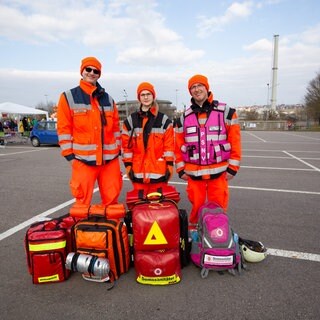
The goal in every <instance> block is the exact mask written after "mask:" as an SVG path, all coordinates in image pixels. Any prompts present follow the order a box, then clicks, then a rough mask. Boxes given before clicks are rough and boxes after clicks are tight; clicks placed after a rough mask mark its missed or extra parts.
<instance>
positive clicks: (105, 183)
mask: <svg viewBox="0 0 320 320" xmlns="http://www.w3.org/2000/svg"><path fill="white" fill-rule="evenodd" d="M122 183H123V181H122V174H121V170H120V163H119V159H118V158H117V159H114V160H112V161H110V162H108V163H107V164H105V165H103V166H99V173H98V185H99V190H100V195H101V200H102V203H103V204H104V205H109V204H114V203H117V202H118V197H119V194H120V192H121V188H122Z"/></svg>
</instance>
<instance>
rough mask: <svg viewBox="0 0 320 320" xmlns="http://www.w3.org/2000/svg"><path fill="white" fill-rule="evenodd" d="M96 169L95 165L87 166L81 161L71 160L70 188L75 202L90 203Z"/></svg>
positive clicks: (95, 178) (96, 173)
mask: <svg viewBox="0 0 320 320" xmlns="http://www.w3.org/2000/svg"><path fill="white" fill-rule="evenodd" d="M97 175H98V170H97V167H96V166H88V165H86V164H84V163H82V162H81V161H78V160H73V161H72V172H71V180H70V189H71V193H72V195H73V196H74V197H75V198H76V202H80V203H83V204H90V203H91V199H92V194H93V189H94V185H95V182H96V180H97Z"/></svg>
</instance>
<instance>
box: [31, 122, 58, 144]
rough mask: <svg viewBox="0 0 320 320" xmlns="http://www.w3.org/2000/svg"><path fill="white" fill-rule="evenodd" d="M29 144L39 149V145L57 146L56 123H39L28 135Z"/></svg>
mask: <svg viewBox="0 0 320 320" xmlns="http://www.w3.org/2000/svg"><path fill="white" fill-rule="evenodd" d="M30 140H31V144H32V145H33V146H34V147H40V145H41V144H54V145H57V144H58V133H57V122H56V121H39V122H38V123H37V124H36V125H35V126H34V127H33V129H32V131H31V133H30Z"/></svg>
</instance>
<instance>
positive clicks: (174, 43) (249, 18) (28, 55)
mask: <svg viewBox="0 0 320 320" xmlns="http://www.w3.org/2000/svg"><path fill="white" fill-rule="evenodd" d="M319 12H320V1H319V0H257V1H240V0H239V1H237V2H236V1H230V0H201V1H195V0H191V1H189V0H157V1H156V0H112V1H103V0H90V1H89V0H52V1H51V0H32V1H30V0H0V49H1V50H0V57H1V59H0V103H1V102H6V101H10V102H15V103H19V104H25V105H27V106H31V107H35V106H37V105H38V104H40V103H46V102H47V101H49V102H55V103H56V102H57V101H58V99H59V95H60V93H61V92H63V91H65V90H67V89H70V88H72V87H75V86H77V85H78V83H79V79H80V74H79V67H80V62H81V59H82V58H83V57H86V56H95V57H97V58H98V59H99V60H100V61H101V63H102V65H103V67H102V77H101V78H100V80H99V82H100V83H101V85H102V86H103V87H105V88H106V90H107V91H108V92H109V93H110V94H111V96H112V97H113V98H114V99H115V100H116V101H120V100H124V99H125V97H124V96H125V94H124V90H125V91H126V92H127V95H128V100H133V99H136V88H137V86H138V84H139V83H140V82H142V81H149V82H151V83H152V84H154V86H155V90H156V93H157V97H158V98H159V99H165V100H170V101H172V103H173V104H174V105H175V104H177V105H178V108H179V109H181V108H182V106H183V105H184V104H186V105H188V104H189V102H190V94H189V92H188V89H187V82H188V79H189V78H190V77H191V76H192V75H194V74H197V73H202V74H204V75H206V76H207V77H208V78H209V82H210V88H211V90H212V92H213V93H214V96H215V98H216V99H218V100H220V101H224V102H227V103H228V104H229V105H231V106H243V105H252V104H261V105H265V104H266V103H267V102H269V103H270V99H271V91H272V90H271V89H272V88H271V87H272V86H271V84H272V66H273V47H274V35H279V54H278V81H277V83H276V84H275V85H276V88H277V104H282V103H285V104H291V103H294V104H295V103H303V99H304V95H305V90H306V87H307V85H308V83H309V81H310V80H312V79H313V78H314V77H315V76H316V74H317V72H320V58H319V57H320V15H319ZM268 84H269V86H268ZM268 88H269V90H268ZM268 98H269V101H268Z"/></svg>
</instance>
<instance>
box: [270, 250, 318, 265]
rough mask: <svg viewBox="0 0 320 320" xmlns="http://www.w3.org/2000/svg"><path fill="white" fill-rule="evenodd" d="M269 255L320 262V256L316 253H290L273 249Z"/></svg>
mask: <svg viewBox="0 0 320 320" xmlns="http://www.w3.org/2000/svg"><path fill="white" fill-rule="evenodd" d="M267 253H268V255H271V256H277V257H284V258H292V259H299V260H309V261H316V262H320V254H315V253H306V252H297V251H288V250H281V249H272V248H270V249H269V248H268V249H267Z"/></svg>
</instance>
